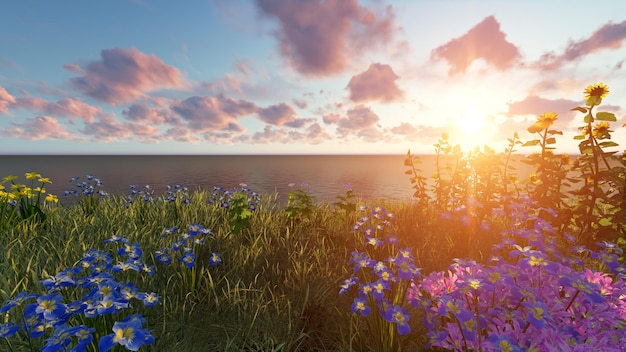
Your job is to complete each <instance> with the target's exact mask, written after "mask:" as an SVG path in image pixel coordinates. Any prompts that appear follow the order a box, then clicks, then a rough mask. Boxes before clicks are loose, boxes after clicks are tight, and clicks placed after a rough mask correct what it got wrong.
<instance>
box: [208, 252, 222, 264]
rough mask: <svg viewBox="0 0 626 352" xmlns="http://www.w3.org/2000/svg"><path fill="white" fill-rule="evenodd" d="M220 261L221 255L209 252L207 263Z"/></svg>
mask: <svg viewBox="0 0 626 352" xmlns="http://www.w3.org/2000/svg"><path fill="white" fill-rule="evenodd" d="M221 262H222V256H221V255H219V253H215V252H213V253H211V257H210V258H209V264H211V265H217V264H219V263H221Z"/></svg>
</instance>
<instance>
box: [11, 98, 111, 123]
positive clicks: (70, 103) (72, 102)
mask: <svg viewBox="0 0 626 352" xmlns="http://www.w3.org/2000/svg"><path fill="white" fill-rule="evenodd" d="M15 106H16V107H17V108H22V109H30V110H37V111H40V112H42V113H44V114H46V115H54V116H57V117H79V118H81V119H83V120H85V121H87V122H93V120H94V118H95V117H97V116H100V115H102V108H101V107H95V106H91V105H89V104H86V103H83V102H82V101H80V100H78V99H74V98H64V99H61V100H59V101H57V102H49V101H47V100H44V99H41V98H17V100H16V102H15Z"/></svg>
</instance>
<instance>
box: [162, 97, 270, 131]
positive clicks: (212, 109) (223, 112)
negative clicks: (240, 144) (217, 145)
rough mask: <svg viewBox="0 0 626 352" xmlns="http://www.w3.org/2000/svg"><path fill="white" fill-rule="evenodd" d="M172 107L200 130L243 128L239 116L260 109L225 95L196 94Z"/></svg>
mask: <svg viewBox="0 0 626 352" xmlns="http://www.w3.org/2000/svg"><path fill="white" fill-rule="evenodd" d="M171 109H172V110H173V111H174V112H176V113H177V114H178V115H180V116H181V117H182V118H183V119H184V120H185V121H186V122H187V123H188V124H189V126H190V128H192V129H194V130H197V131H198V132H206V131H216V130H237V129H241V127H239V126H238V125H237V123H236V120H237V118H239V117H242V116H246V115H249V114H252V113H254V112H257V111H258V109H259V108H258V107H257V106H256V105H255V104H254V103H252V102H249V101H245V100H234V99H231V98H227V97H224V96H222V95H220V96H218V97H207V96H204V97H200V96H194V97H190V98H187V99H185V100H183V101H181V102H176V103H174V104H172V105H171Z"/></svg>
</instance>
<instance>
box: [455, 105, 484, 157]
mask: <svg viewBox="0 0 626 352" xmlns="http://www.w3.org/2000/svg"><path fill="white" fill-rule="evenodd" d="M452 123H453V126H452V127H453V129H454V130H455V133H454V137H455V138H456V139H457V140H456V141H453V142H454V143H453V144H455V143H458V144H460V145H461V147H462V148H463V150H465V151H469V150H470V149H472V148H474V147H476V146H482V145H484V144H489V141H488V139H489V137H490V135H491V126H490V124H489V117H488V115H487V114H486V113H484V112H483V111H481V110H480V109H474V108H472V109H468V110H467V111H466V112H465V113H464V114H460V115H459V117H458V118H455V119H453V120H452Z"/></svg>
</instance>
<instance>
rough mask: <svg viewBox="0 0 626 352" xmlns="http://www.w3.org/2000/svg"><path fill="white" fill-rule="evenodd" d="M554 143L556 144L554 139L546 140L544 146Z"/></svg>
mask: <svg viewBox="0 0 626 352" xmlns="http://www.w3.org/2000/svg"><path fill="white" fill-rule="evenodd" d="M555 143H556V139H554V138H548V139H546V144H555Z"/></svg>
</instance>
